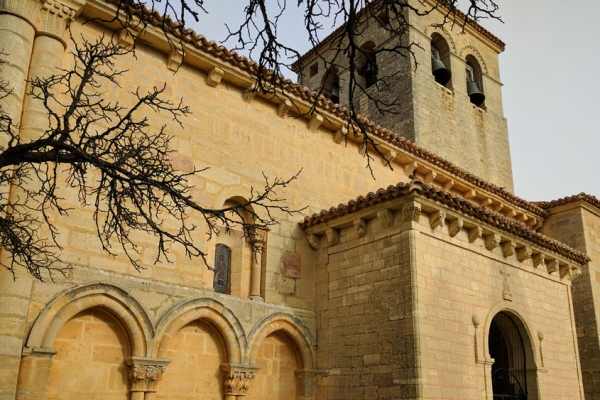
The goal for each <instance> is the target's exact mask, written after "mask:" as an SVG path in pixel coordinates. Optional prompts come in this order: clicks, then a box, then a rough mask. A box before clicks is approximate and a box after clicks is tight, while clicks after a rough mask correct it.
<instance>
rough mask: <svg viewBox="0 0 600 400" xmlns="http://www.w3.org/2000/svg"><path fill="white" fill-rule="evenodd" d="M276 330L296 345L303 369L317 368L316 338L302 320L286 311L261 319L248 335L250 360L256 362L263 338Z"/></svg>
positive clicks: (250, 362)
mask: <svg viewBox="0 0 600 400" xmlns="http://www.w3.org/2000/svg"><path fill="white" fill-rule="evenodd" d="M274 332H280V333H283V334H284V335H286V336H287V337H288V338H290V339H291V341H292V342H293V343H294V345H295V346H296V349H297V350H298V353H299V355H300V361H301V362H302V369H314V368H315V354H314V344H315V340H314V338H313V336H312V335H311V333H310V331H309V330H308V328H307V327H306V325H304V323H303V322H302V321H300V320H299V319H298V318H296V317H294V316H293V315H289V314H286V313H276V314H271V315H268V316H266V317H265V318H263V319H262V320H260V321H259V322H258V323H257V324H256V326H255V327H254V328H253V329H252V331H251V332H250V334H249V335H248V362H249V364H252V365H253V364H255V363H256V357H257V355H258V351H259V349H260V346H261V344H262V342H263V340H264V339H265V338H266V337H267V336H269V335H270V334H272V333H274Z"/></svg>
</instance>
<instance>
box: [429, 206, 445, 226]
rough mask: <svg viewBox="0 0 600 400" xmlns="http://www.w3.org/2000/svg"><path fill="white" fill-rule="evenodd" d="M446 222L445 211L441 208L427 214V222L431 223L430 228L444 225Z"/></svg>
mask: <svg viewBox="0 0 600 400" xmlns="http://www.w3.org/2000/svg"><path fill="white" fill-rule="evenodd" d="M445 222H446V212H445V211H442V210H438V211H434V212H432V213H431V214H429V224H430V225H431V229H435V228H437V227H442V228H443V227H444V224H445Z"/></svg>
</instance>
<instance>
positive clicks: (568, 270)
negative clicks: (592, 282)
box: [559, 264, 575, 280]
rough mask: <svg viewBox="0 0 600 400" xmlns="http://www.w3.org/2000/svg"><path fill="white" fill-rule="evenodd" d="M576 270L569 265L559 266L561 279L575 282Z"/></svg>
mask: <svg viewBox="0 0 600 400" xmlns="http://www.w3.org/2000/svg"><path fill="white" fill-rule="evenodd" d="M574 270H575V268H574V267H573V266H572V265H569V264H562V265H560V266H559V272H560V277H561V279H563V278H567V279H568V280H573V271H574Z"/></svg>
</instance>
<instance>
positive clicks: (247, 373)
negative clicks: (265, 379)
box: [221, 364, 260, 400]
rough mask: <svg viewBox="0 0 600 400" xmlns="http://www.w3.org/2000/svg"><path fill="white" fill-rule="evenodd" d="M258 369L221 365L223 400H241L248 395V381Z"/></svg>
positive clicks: (245, 366)
mask: <svg viewBox="0 0 600 400" xmlns="http://www.w3.org/2000/svg"><path fill="white" fill-rule="evenodd" d="M259 369H260V367H258V366H255V365H242V364H221V370H222V371H223V386H224V388H223V389H224V390H223V392H224V393H225V400H242V396H246V394H248V389H250V381H251V380H252V379H254V378H255V377H256V375H255V373H256V372H257V371H258V370H259Z"/></svg>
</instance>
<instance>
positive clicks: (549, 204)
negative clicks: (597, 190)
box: [535, 192, 600, 210]
mask: <svg viewBox="0 0 600 400" xmlns="http://www.w3.org/2000/svg"><path fill="white" fill-rule="evenodd" d="M578 200H583V201H585V202H586V203H588V204H589V205H591V206H594V207H595V208H597V209H598V210H600V200H598V199H597V198H596V197H595V196H592V195H591V194H587V193H583V192H582V193H579V194H576V195H573V196H568V197H563V198H561V199H558V200H552V201H541V202H537V203H535V204H536V205H538V206H539V207H540V208H542V209H544V210H549V209H551V208H554V207H559V206H563V205H565V204H569V203H574V202H576V201H578Z"/></svg>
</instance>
